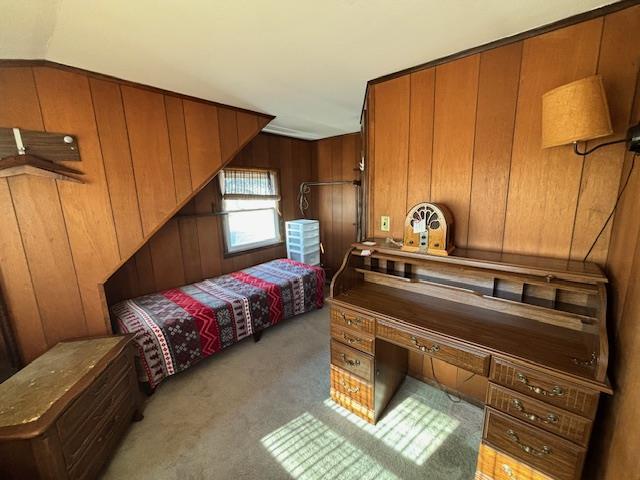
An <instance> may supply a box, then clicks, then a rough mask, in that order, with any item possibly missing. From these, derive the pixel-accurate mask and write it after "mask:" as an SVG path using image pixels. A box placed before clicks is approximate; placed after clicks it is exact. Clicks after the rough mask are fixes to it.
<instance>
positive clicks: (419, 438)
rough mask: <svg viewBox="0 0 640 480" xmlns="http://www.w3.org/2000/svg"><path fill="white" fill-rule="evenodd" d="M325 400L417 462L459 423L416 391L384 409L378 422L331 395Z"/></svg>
mask: <svg viewBox="0 0 640 480" xmlns="http://www.w3.org/2000/svg"><path fill="white" fill-rule="evenodd" d="M324 404H325V406H327V407H329V408H330V409H331V410H333V411H335V412H337V413H339V414H340V415H342V416H343V417H345V418H347V419H348V420H349V421H351V422H352V423H354V424H355V425H357V426H358V427H360V428H361V429H362V430H364V431H366V432H367V433H369V434H371V435H372V436H374V437H375V438H377V439H378V440H381V441H382V442H383V443H384V444H385V445H387V446H388V447H391V448H393V449H394V450H395V451H396V452H398V453H400V454H401V455H402V456H403V457H405V458H407V459H408V460H411V461H412V462H414V463H415V464H416V465H424V463H425V462H426V461H427V459H428V458H429V457H430V456H431V455H433V453H434V452H435V451H436V450H438V448H440V446H441V445H442V444H443V443H444V442H445V440H446V439H447V437H448V436H449V435H451V434H452V433H453V432H454V430H455V429H456V428H458V426H459V425H460V422H459V421H458V420H456V419H455V418H452V417H450V416H449V415H447V414H445V413H443V412H441V411H439V410H436V409H435V408H433V407H430V406H429V405H428V404H427V403H426V402H425V399H423V398H422V397H420V396H417V395H411V396H409V397H407V398H406V399H404V400H403V401H402V402H401V403H399V404H398V405H396V406H395V407H394V408H392V409H391V410H389V411H387V412H385V413H384V414H383V416H382V418H381V419H380V420H379V421H378V423H377V424H376V425H371V424H370V423H367V422H365V421H364V420H362V419H361V418H360V417H358V416H357V415H354V414H353V413H351V412H349V411H348V410H346V409H344V408H342V407H341V406H339V405H337V404H336V403H334V402H333V401H332V400H331V399H327V400H325V401H324Z"/></svg>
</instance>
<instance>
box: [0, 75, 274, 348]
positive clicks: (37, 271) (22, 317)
mask: <svg viewBox="0 0 640 480" xmlns="http://www.w3.org/2000/svg"><path fill="white" fill-rule="evenodd" d="M270 119H271V117H269V116H266V115H261V114H253V113H251V112H246V111H242V110H238V109H233V108H232V107H225V106H221V105H216V104H213V103H211V102H204V101H202V102H199V101H195V100H188V99H185V98H183V97H181V96H178V95H174V94H171V93H169V92H161V91H158V90H157V89H151V88H145V87H143V86H135V85H133V84H130V83H128V82H119V81H116V80H114V79H107V78H105V77H101V76H99V75H92V74H89V73H88V72H84V71H75V70H73V69H69V68H57V67H55V68H54V67H48V66H37V67H32V66H24V65H23V66H2V67H0V126H2V127H20V128H24V129H29V130H45V131H50V132H64V133H70V134H73V135H75V136H76V137H77V139H78V143H79V147H80V155H81V162H79V163H77V162H73V163H74V165H69V166H72V167H73V168H79V169H80V170H81V171H82V172H84V176H83V178H84V182H85V183H83V184H75V183H70V182H63V181H53V180H50V179H45V178H39V177H32V176H19V177H12V178H9V179H0V225H1V229H0V269H1V270H0V280H1V286H2V290H3V292H4V295H5V298H6V302H7V306H8V310H9V315H10V317H11V320H12V323H13V328H14V330H15V333H16V337H17V342H18V344H19V346H20V350H21V353H22V355H23V358H24V359H25V360H26V361H29V360H31V359H33V358H35V357H36V356H38V355H39V354H41V353H42V352H44V351H45V350H46V349H47V348H48V347H51V346H52V345H54V344H56V343H57V342H58V341H60V340H63V339H68V338H73V337H81V336H87V335H99V334H104V333H107V332H108V331H109V322H108V315H107V312H106V308H105V302H104V295H103V292H102V291H101V288H100V287H99V284H100V283H101V282H103V281H104V280H105V279H106V277H107V276H108V275H109V274H110V273H112V272H113V271H114V270H115V269H116V268H118V266H119V265H120V264H121V263H122V262H123V261H126V260H127V259H128V258H129V257H130V256H131V255H132V254H133V253H134V252H135V251H136V250H137V249H138V248H139V247H140V246H141V245H142V244H143V242H144V241H145V240H146V239H148V238H150V237H151V236H152V235H153V233H155V231H156V230H157V229H158V228H159V227H160V226H161V225H162V224H163V223H164V222H165V221H166V220H167V219H168V218H170V217H171V216H172V215H173V214H174V213H175V211H176V210H177V209H178V208H179V207H180V206H181V205H182V204H183V203H184V202H185V201H186V200H187V199H188V198H189V197H190V196H192V195H194V194H195V193H196V192H197V191H198V190H199V189H200V188H201V187H202V185H203V184H206V183H207V181H208V180H209V178H210V177H211V176H213V175H214V174H215V173H216V171H217V170H218V169H219V167H220V166H221V165H223V164H224V163H226V162H227V161H228V160H230V158H231V157H232V156H233V155H234V154H235V153H236V152H237V151H238V150H239V149H240V148H241V147H242V146H243V145H244V144H246V143H247V142H248V141H249V140H250V139H251V138H253V136H255V135H256V134H257V133H258V132H259V131H260V130H261V129H262V127H264V126H265V125H266V124H267V123H268V122H269V120H270Z"/></svg>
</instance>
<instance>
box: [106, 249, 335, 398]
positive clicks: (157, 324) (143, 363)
mask: <svg viewBox="0 0 640 480" xmlns="http://www.w3.org/2000/svg"><path fill="white" fill-rule="evenodd" d="M324 283H325V274H324V270H323V269H322V268H320V267H314V266H310V265H306V264H304V263H299V262H296V261H293V260H288V259H280V260H273V261H271V262H267V263H263V264H261V265H257V266H255V267H251V268H247V269H245V270H241V271H239V272H234V273H231V274H228V275H223V276H221V277H216V278H210V279H206V280H203V281H202V282H198V283H194V284H191V285H186V286H183V287H180V288H173V289H170V290H165V291H163V292H159V293H152V294H149V295H144V296H142V297H138V298H134V299H131V300H125V301H122V302H120V303H117V304H115V305H113V306H112V307H111V313H112V316H113V318H114V320H115V322H116V325H117V329H118V331H119V332H120V333H133V334H135V341H136V343H137V346H138V351H139V365H138V366H139V374H140V380H141V381H144V382H146V383H148V384H149V386H150V387H151V389H154V388H156V387H157V386H158V384H159V383H160V382H161V381H162V380H163V379H164V378H166V377H167V376H169V375H173V374H175V373H178V372H181V371H183V370H186V369H187V368H189V367H190V366H192V365H194V364H195V363H197V362H199V361H200V360H202V359H203V358H206V357H209V356H211V355H213V354H214V353H216V352H219V351H221V350H223V349H224V348H226V347H228V346H230V345H233V344H234V343H237V342H239V341H240V340H242V339H243V338H245V337H247V336H249V335H252V334H256V333H259V332H261V331H262V330H264V329H265V328H267V327H270V326H271V325H275V324H276V323H278V322H280V321H282V320H284V319H287V318H290V317H293V316H294V315H299V314H301V313H305V312H309V311H312V310H315V309H318V308H322V305H323V303H324Z"/></svg>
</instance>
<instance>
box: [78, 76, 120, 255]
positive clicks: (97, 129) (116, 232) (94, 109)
mask: <svg viewBox="0 0 640 480" xmlns="http://www.w3.org/2000/svg"><path fill="white" fill-rule="evenodd" d="M87 85H88V87H89V98H90V99H91V112H92V113H93V121H94V122H95V124H96V134H97V135H98V148H99V149H100V157H101V159H102V171H103V172H104V183H105V185H106V186H107V189H106V190H107V197H108V198H109V211H110V212H111V221H112V222H113V230H114V234H115V236H116V249H117V251H118V258H120V259H122V252H121V251H120V242H119V241H118V229H117V228H115V226H116V218H115V215H114V213H113V202H112V200H111V191H110V190H109V180H108V179H107V173H106V172H107V166H106V165H105V162H104V152H103V150H102V139H101V137H100V129H99V128H98V118H97V116H96V106H95V102H94V100H93V90H92V88H91V82H90V81H88V80H87ZM127 137H128V135H127Z"/></svg>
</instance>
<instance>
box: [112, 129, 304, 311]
mask: <svg viewBox="0 0 640 480" xmlns="http://www.w3.org/2000/svg"><path fill="white" fill-rule="evenodd" d="M313 143H314V142H310V141H306V140H297V139H294V138H289V137H283V136H278V135H271V134H265V133H261V134H259V135H258V136H257V137H255V138H254V139H253V140H252V141H251V142H250V143H248V144H247V145H246V146H245V147H244V148H243V149H242V150H241V151H240V153H238V155H237V156H236V157H235V158H234V159H233V160H232V161H231V163H230V165H231V166H235V167H263V168H272V169H276V170H277V171H278V173H279V176H280V186H281V196H282V201H281V209H282V216H283V219H284V220H285V221H286V220H292V219H295V218H299V217H300V215H299V212H298V206H297V198H298V188H299V186H300V183H301V182H304V181H310V180H311V179H312V178H313V167H312V149H313V146H314V145H313ZM216 182H217V180H216V179H214V180H212V181H211V182H209V183H208V184H207V185H206V186H205V187H204V188H203V189H202V190H201V191H200V193H198V194H197V195H196V196H195V197H194V198H193V199H192V200H190V201H189V203H187V205H185V206H184V207H183V208H182V209H181V210H180V211H179V212H178V213H177V214H176V215H175V216H174V217H173V218H172V219H171V220H170V221H169V222H167V223H166V224H165V225H164V227H162V228H161V229H160V230H159V231H158V232H157V233H156V234H155V235H153V236H152V237H151V239H150V240H149V242H148V243H146V244H145V245H144V246H143V247H142V248H141V249H140V250H139V251H138V252H137V253H136V255H134V256H133V257H132V258H131V259H130V260H129V261H128V262H126V263H125V264H124V265H123V266H122V268H120V269H119V270H118V271H117V272H116V273H115V274H114V275H113V276H112V277H111V278H110V279H109V281H108V282H107V283H106V285H105V290H106V292H107V300H108V303H109V304H110V305H112V304H113V303H115V302H117V301H120V300H123V299H126V298H133V297H136V296H139V295H144V294H147V293H151V292H156V291H159V290H163V289H167V288H174V287H179V286H181V285H185V284H188V283H193V282H197V281H200V280H202V279H205V278H210V277H215V276H218V275H221V274H224V273H229V272H233V271H236V270H241V269H243V268H247V267H249V266H252V265H256V264H259V263H262V262H266V261H269V260H273V259H276V258H283V257H286V256H287V251H286V248H285V245H284V244H280V245H277V246H273V247H268V248H261V249H257V250H254V251H251V252H247V253H243V254H237V255H233V256H229V257H227V258H225V256H224V243H223V233H222V218H221V217H220V216H212V215H211V212H212V209H213V208H215V209H217V208H218V207H219V204H220V193H219V189H218V186H217V184H216Z"/></svg>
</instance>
